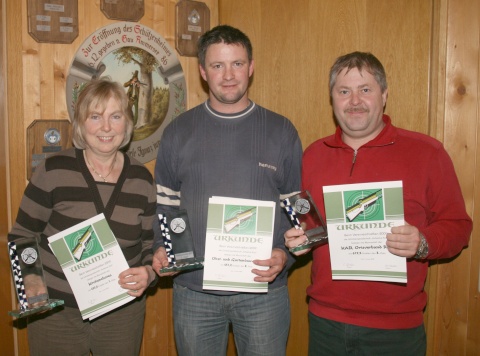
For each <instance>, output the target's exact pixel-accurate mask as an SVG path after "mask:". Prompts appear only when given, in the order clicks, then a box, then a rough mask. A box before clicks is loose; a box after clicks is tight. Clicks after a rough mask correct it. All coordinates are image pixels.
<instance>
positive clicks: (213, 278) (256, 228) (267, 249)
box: [203, 197, 275, 293]
mask: <svg viewBox="0 0 480 356" xmlns="http://www.w3.org/2000/svg"><path fill="white" fill-rule="evenodd" d="M274 221H275V202H273V201H259V200H250V199H237V198H226V197H212V198H210V200H209V205H208V219H207V236H206V246H205V260H204V265H205V267H204V274H203V289H211V290H223V291H234V292H250V293H267V292H268V283H267V282H255V281H254V280H253V279H254V278H255V277H256V275H255V274H254V273H252V272H251V270H252V269H254V268H256V269H266V268H267V267H261V266H257V265H254V264H253V262H252V261H253V260H256V259H259V260H264V259H268V258H270V257H271V254H272V243H273V226H274Z"/></svg>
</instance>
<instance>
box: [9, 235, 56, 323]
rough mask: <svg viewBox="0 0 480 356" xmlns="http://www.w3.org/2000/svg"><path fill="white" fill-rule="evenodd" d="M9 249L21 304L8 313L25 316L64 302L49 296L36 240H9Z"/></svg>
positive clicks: (19, 316)
mask: <svg viewBox="0 0 480 356" xmlns="http://www.w3.org/2000/svg"><path fill="white" fill-rule="evenodd" d="M8 251H9V255H10V262H11V268H12V276H13V282H14V284H15V290H16V293H17V298H18V302H19V305H20V308H19V309H18V310H12V311H9V312H8V314H10V315H11V316H14V317H16V318H23V317H26V316H29V315H33V314H37V313H41V312H44V311H47V310H50V309H53V308H55V307H57V306H60V305H63V304H64V301H63V300H59V299H49V297H48V291H47V285H46V284H45V279H44V277H43V267H42V262H41V260H40V254H39V253H38V244H37V241H36V240H27V239H23V240H19V241H16V242H9V243H8Z"/></svg>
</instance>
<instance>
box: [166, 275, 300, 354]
mask: <svg viewBox="0 0 480 356" xmlns="http://www.w3.org/2000/svg"><path fill="white" fill-rule="evenodd" d="M173 318H174V327H175V328H174V329H175V341H176V344H177V351H178V354H179V356H190V355H191V356H193V355H194V356H218V355H225V354H226V350H227V343H228V333H229V324H230V323H231V324H232V327H233V334H234V337H235V345H236V347H237V352H238V355H239V356H242V355H248V356H255V355H258V356H260V355H261V356H267V355H272V356H281V355H285V349H286V346H287V338H288V331H289V328H290V299H289V296H288V289H287V287H286V286H284V287H280V288H277V289H273V290H270V291H269V292H268V293H265V294H260V293H256V294H255V293H241V294H235V295H214V294H208V293H202V292H196V291H193V290H191V289H188V288H185V287H182V286H180V285H178V284H174V286H173Z"/></svg>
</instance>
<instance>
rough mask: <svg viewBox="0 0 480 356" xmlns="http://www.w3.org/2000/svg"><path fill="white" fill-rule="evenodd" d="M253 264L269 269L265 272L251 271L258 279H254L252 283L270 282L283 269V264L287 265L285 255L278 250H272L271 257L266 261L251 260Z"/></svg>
mask: <svg viewBox="0 0 480 356" xmlns="http://www.w3.org/2000/svg"><path fill="white" fill-rule="evenodd" d="M253 263H254V264H256V265H258V266H267V267H270V268H269V269H267V270H260V269H252V273H255V274H256V275H258V277H255V278H254V281H255V282H272V281H273V280H275V278H277V276H278V274H279V273H280V272H282V270H283V268H284V267H285V264H286V263H287V254H286V252H285V251H283V250H281V249H279V248H274V249H273V250H272V257H270V258H269V259H268V260H253Z"/></svg>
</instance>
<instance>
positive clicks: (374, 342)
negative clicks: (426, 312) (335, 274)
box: [308, 313, 427, 356]
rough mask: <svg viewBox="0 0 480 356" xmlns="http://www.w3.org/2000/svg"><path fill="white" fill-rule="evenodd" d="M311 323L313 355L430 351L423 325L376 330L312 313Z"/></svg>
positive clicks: (419, 354) (395, 355) (401, 355)
mask: <svg viewBox="0 0 480 356" xmlns="http://www.w3.org/2000/svg"><path fill="white" fill-rule="evenodd" d="M308 320H309V322H310V337H309V345H308V346H309V347H308V354H309V355H310V356H319V355H328V356H340V355H358V356H361V355H364V356H367V355H368V356H370V355H382V356H387V355H389V356H405V355H408V356H424V355H425V352H426V349H427V342H426V336H425V328H424V327H423V325H421V326H419V327H416V328H411V329H395V330H388V329H375V328H366V327H362V326H356V325H351V324H344V323H339V322H337V321H333V320H328V319H324V318H320V317H318V316H315V315H313V314H312V313H308Z"/></svg>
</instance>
